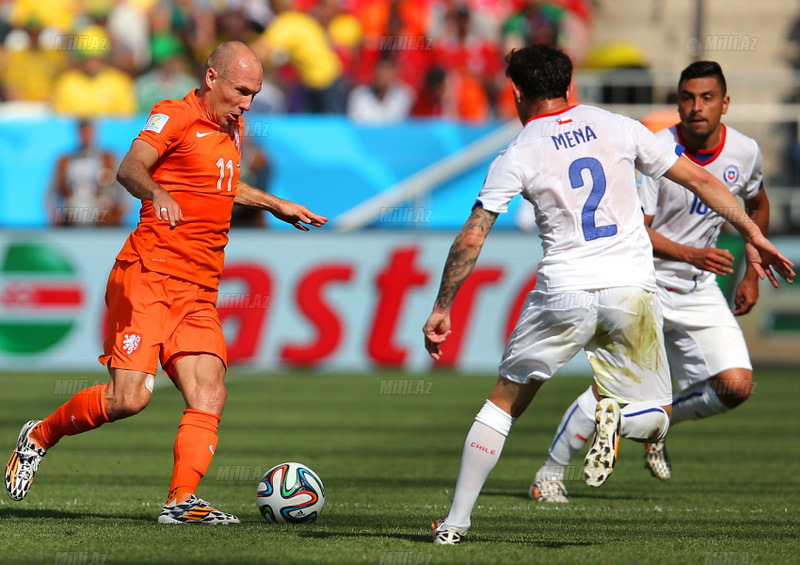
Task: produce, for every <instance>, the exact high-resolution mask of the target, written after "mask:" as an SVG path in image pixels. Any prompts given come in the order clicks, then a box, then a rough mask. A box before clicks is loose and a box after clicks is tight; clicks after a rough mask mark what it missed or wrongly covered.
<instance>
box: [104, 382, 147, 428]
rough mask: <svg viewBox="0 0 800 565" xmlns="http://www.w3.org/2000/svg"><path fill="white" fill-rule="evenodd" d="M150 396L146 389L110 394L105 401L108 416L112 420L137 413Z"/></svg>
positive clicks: (142, 408) (143, 407)
mask: <svg viewBox="0 0 800 565" xmlns="http://www.w3.org/2000/svg"><path fill="white" fill-rule="evenodd" d="M150 396H151V394H150V392H149V391H147V390H142V391H141V392H134V393H128V394H125V395H121V396H116V395H114V396H112V397H111V398H109V399H108V400H107V403H106V413H107V415H108V418H109V419H110V420H111V421H112V422H113V421H115V420H121V419H123V418H128V417H130V416H133V415H135V414H138V413H139V412H141V411H142V410H144V409H145V408H146V407H147V405H148V404H149V403H150Z"/></svg>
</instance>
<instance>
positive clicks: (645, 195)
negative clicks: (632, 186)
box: [636, 169, 658, 216]
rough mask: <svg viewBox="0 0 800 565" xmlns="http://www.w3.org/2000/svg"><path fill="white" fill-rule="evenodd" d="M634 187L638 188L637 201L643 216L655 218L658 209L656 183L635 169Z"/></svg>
mask: <svg viewBox="0 0 800 565" xmlns="http://www.w3.org/2000/svg"><path fill="white" fill-rule="evenodd" d="M636 185H637V186H638V187H639V200H641V201H642V212H643V213H644V215H645V216H655V214H656V209H657V208H658V181H657V180H655V179H652V178H650V177H648V176H647V175H644V174H642V172H641V171H639V170H638V169H637V171H636Z"/></svg>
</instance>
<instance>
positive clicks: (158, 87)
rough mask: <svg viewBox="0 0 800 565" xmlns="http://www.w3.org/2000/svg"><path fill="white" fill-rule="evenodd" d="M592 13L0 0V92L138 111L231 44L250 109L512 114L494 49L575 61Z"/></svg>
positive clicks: (453, 1)
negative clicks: (251, 94) (532, 47)
mask: <svg viewBox="0 0 800 565" xmlns="http://www.w3.org/2000/svg"><path fill="white" fill-rule="evenodd" d="M592 15H593V0H496V1H495V0H492V1H489V0H270V1H269V2H267V1H266V0H49V1H48V2H41V1H39V0H0V97H1V99H2V101H4V102H17V103H22V104H23V105H26V106H28V107H30V108H34V109H36V108H38V109H42V110H44V111H54V112H56V113H58V114H59V115H65V116H73V117H79V118H88V119H92V118H98V117H106V116H130V115H134V114H137V113H146V112H148V111H149V110H150V108H151V107H152V105H153V104H154V103H155V102H157V101H159V100H161V99H164V98H180V97H183V96H184V95H185V94H186V92H188V91H189V90H190V89H191V88H193V87H194V86H196V84H197V79H196V77H197V76H199V73H200V71H201V70H202V68H203V64H204V62H205V59H206V57H207V56H208V55H209V53H210V52H211V50H212V49H213V47H214V46H215V45H217V44H219V42H220V41H224V40H227V39H238V40H240V41H243V42H245V43H247V44H248V45H250V46H251V47H252V48H253V49H254V50H255V51H256V53H257V54H258V55H259V57H260V58H261V59H262V62H263V63H264V67H265V83H264V86H263V88H262V91H261V94H259V96H258V97H257V98H256V101H255V105H254V107H253V111H254V112H272V113H338V114H347V115H349V116H350V117H351V118H352V119H353V120H354V121H360V122H363V123H385V122H389V121H397V120H400V119H404V118H405V117H408V116H420V117H422V116H436V117H445V118H453V119H462V120H467V121H484V120H488V119H491V118H499V119H512V118H513V117H514V116H515V111H514V103H513V98H512V95H511V90H510V88H506V86H507V84H508V83H507V79H506V77H505V76H504V72H503V69H504V63H503V57H504V54H505V53H507V52H508V51H509V50H510V49H511V48H514V47H519V46H523V45H526V44H530V43H534V42H536V43H548V44H551V45H556V46H559V47H561V48H563V49H564V50H565V51H566V52H567V53H568V54H569V55H570V56H571V57H572V58H573V60H574V61H575V62H576V63H577V64H578V65H580V63H581V61H582V60H583V59H584V57H585V56H586V53H587V50H588V46H589V37H590V30H591V25H592Z"/></svg>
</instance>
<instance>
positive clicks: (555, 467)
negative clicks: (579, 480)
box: [535, 387, 674, 481]
mask: <svg viewBox="0 0 800 565" xmlns="http://www.w3.org/2000/svg"><path fill="white" fill-rule="evenodd" d="M596 406H597V400H596V399H595V397H594V392H592V387H589V388H587V389H586V390H585V391H583V392H582V393H581V395H580V396H578V398H577V399H575V401H574V402H573V403H572V404H571V405H570V407H569V408H567V411H566V412H565V413H564V417H563V418H561V423H560V424H559V425H558V430H557V431H556V435H555V437H554V438H553V443H552V445H551V446H550V450H549V452H548V456H547V459H546V460H545V462H544V464H543V465H542V467H541V468H540V469H539V470H538V471H537V473H536V478H535V480H536V481H538V480H540V479H545V478H548V479H556V480H560V481H563V480H564V473H565V471H566V469H567V466H568V465H569V463H570V461H571V460H572V458H573V456H575V455H576V454H577V453H578V452H579V451H580V450H581V449H582V448H583V446H584V445H585V444H586V442H587V441H589V440H590V439H591V438H592V435H594V430H595V415H594V411H595V407H596ZM620 412H621V420H622V426H621V433H620V435H621V436H622V437H626V438H629V439H633V440H637V441H648V442H654V441H658V439H662V438H664V437H665V436H666V434H667V430H668V429H669V418H668V417H667V413H666V412H664V410H663V409H662V408H661V407H660V406H657V405H656V404H654V403H652V402H633V403H631V404H628V405H627V406H625V407H624V408H622V409H621V411H620ZM673 417H674V416H673ZM581 475H582V471H578V474H577V475H576V476H581ZM573 478H574V477H573Z"/></svg>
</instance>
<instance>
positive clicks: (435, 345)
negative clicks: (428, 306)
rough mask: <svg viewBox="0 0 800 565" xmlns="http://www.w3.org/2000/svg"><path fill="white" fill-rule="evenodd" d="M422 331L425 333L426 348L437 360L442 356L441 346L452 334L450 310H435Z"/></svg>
mask: <svg viewBox="0 0 800 565" xmlns="http://www.w3.org/2000/svg"><path fill="white" fill-rule="evenodd" d="M422 333H423V334H425V349H426V350H427V351H428V353H429V354H430V356H431V357H433V358H434V359H436V360H437V361H438V360H439V359H441V358H442V352H441V350H440V349H439V346H440V345H441V344H442V343H443V342H444V340H446V339H447V336H449V335H450V333H451V330H450V312H449V311H448V312H444V311H440V310H434V311H433V312H431V315H430V316H428V321H427V322H425V325H424V326H423V328H422Z"/></svg>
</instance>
